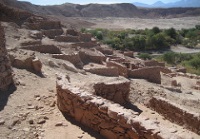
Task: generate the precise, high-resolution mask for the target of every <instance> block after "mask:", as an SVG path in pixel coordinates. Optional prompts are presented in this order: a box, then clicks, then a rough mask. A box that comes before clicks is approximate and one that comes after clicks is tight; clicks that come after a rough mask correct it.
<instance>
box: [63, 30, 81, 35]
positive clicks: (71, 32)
mask: <svg viewBox="0 0 200 139" xmlns="http://www.w3.org/2000/svg"><path fill="white" fill-rule="evenodd" d="M66 35H71V36H78V35H79V33H78V31H76V30H74V29H67V30H66Z"/></svg>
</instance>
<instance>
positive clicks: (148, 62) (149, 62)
mask: <svg viewBox="0 0 200 139" xmlns="http://www.w3.org/2000/svg"><path fill="white" fill-rule="evenodd" d="M144 66H149V67H152V66H160V67H165V63H163V62H158V61H156V60H145V61H144Z"/></svg>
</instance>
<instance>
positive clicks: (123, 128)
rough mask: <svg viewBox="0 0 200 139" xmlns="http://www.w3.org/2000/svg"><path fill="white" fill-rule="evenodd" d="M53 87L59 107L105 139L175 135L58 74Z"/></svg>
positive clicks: (153, 137)
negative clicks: (55, 89) (81, 88)
mask: <svg viewBox="0 0 200 139" xmlns="http://www.w3.org/2000/svg"><path fill="white" fill-rule="evenodd" d="M56 88H57V105H58V108H59V109H60V111H61V112H63V114H64V115H66V116H70V117H72V118H74V119H75V120H76V121H78V122H80V123H81V124H83V125H85V126H87V127H89V128H91V129H92V130H95V131H97V132H98V133H99V134H101V135H103V136H104V137H106V138H107V139H164V138H166V135H167V136H170V137H172V138H178V137H177V135H174V134H173V133H170V131H168V129H167V128H165V127H162V128H160V127H158V126H157V124H154V122H152V121H149V120H145V119H146V118H145V117H142V116H138V113H137V112H134V111H132V110H130V109H125V108H124V107H122V106H121V105H119V104H116V103H114V102H111V101H109V100H106V99H103V98H102V97H99V96H95V95H92V94H91V93H88V92H84V91H82V90H80V89H79V88H76V87H74V86H73V85H72V84H70V83H69V82H68V80H67V79H66V77H65V76H59V77H58V78H57V85H56Z"/></svg>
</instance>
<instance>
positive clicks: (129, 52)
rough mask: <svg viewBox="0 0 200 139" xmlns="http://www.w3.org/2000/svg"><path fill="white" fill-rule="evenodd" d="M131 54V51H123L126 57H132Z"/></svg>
mask: <svg viewBox="0 0 200 139" xmlns="http://www.w3.org/2000/svg"><path fill="white" fill-rule="evenodd" d="M133 53H134V52H133V51H125V52H124V55H125V56H128V57H133Z"/></svg>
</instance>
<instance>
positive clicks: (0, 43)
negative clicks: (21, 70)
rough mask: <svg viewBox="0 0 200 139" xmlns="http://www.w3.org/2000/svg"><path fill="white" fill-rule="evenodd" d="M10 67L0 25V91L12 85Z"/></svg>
mask: <svg viewBox="0 0 200 139" xmlns="http://www.w3.org/2000/svg"><path fill="white" fill-rule="evenodd" d="M11 71H12V70H11V65H10V61H9V58H8V54H7V50H6V47H5V36H4V30H3V27H2V26H1V23H0V90H5V89H7V88H8V86H9V85H10V84H12V83H13V79H12V72H11Z"/></svg>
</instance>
